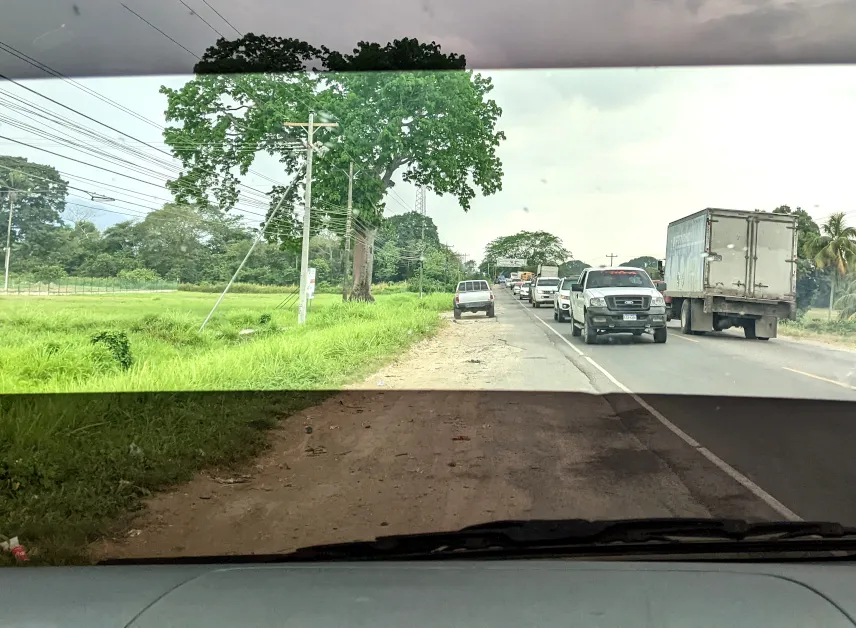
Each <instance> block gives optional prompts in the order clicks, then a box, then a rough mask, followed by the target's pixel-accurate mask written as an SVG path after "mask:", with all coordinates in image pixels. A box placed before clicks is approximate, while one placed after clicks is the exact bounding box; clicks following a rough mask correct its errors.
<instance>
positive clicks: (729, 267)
mask: <svg viewBox="0 0 856 628" xmlns="http://www.w3.org/2000/svg"><path fill="white" fill-rule="evenodd" d="M750 229H751V225H750V219H749V218H748V217H746V216H728V215H723V214H713V215H711V222H710V250H709V256H708V262H707V272H706V273H705V274H706V275H707V286H708V287H709V288H711V289H713V290H715V291H716V292H719V293H720V294H724V295H729V296H735V297H745V296H747V295H749V289H748V287H747V284H748V283H749V247H750V244H751V243H750V235H751V231H750Z"/></svg>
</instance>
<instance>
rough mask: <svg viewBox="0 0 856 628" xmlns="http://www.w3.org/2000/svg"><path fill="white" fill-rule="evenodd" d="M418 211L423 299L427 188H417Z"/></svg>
mask: <svg viewBox="0 0 856 628" xmlns="http://www.w3.org/2000/svg"><path fill="white" fill-rule="evenodd" d="M416 211H418V212H419V213H420V214H421V215H422V235H421V236H420V239H419V249H420V250H419V298H420V299H421V298H422V275H423V274H424V269H425V188H423V187H421V186H420V187H418V188H416Z"/></svg>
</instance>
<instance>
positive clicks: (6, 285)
mask: <svg viewBox="0 0 856 628" xmlns="http://www.w3.org/2000/svg"><path fill="white" fill-rule="evenodd" d="M11 256H12V191H11V190H9V226H8V227H7V228H6V278H5V280H4V282H3V292H9V261H10V258H11Z"/></svg>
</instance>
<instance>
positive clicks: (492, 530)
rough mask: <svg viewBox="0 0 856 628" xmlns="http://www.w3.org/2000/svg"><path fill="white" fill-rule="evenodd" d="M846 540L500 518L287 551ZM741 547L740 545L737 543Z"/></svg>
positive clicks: (414, 552)
mask: <svg viewBox="0 0 856 628" xmlns="http://www.w3.org/2000/svg"><path fill="white" fill-rule="evenodd" d="M808 539H811V540H824V539H825V540H832V539H836V540H842V539H845V540H848V541H850V543H852V549H854V550H856V527H849V526H843V525H841V524H840V523H835V522H827V521H782V522H749V521H745V520H743V519H684V518H664V519H620V520H595V521H590V520H586V519H558V520H538V519H533V520H506V521H495V522H490V523H483V524H478V525H473V526H468V527H465V528H461V529H460V530H455V531H452V532H429V533H425V534H406V535H398V536H383V537H378V538H376V539H375V540H374V541H364V542H353V543H336V544H328V545H316V546H311V547H304V548H301V549H298V550H296V551H295V552H293V553H292V554H290V555H289V556H292V557H294V558H295V559H302V560H334V559H336V558H338V559H355V558H375V559H377V558H396V557H405V556H410V557H413V556H425V555H432V554H442V555H448V554H449V553H464V554H468V553H472V552H483V551H491V550H492V551H499V552H500V553H507V552H509V551H512V552H515V551H522V552H523V553H527V552H531V551H533V550H560V549H564V550H572V549H574V548H581V549H585V548H591V547H596V546H597V547H602V546H611V545H620V546H621V547H623V548H625V549H626V546H628V545H634V546H638V545H645V544H657V545H659V544H681V543H686V544H692V546H693V547H695V548H697V547H698V543H700V542H714V543H719V544H720V545H721V544H722V542H727V543H728V544H734V543H745V542H752V541H755V542H765V543H769V542H786V541H796V540H808ZM737 549H738V551H742V547H741V548H737Z"/></svg>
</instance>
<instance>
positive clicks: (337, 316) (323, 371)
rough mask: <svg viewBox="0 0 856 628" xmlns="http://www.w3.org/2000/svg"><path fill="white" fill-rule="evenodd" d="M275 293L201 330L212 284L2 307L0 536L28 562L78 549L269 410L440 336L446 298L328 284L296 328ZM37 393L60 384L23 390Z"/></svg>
mask: <svg viewBox="0 0 856 628" xmlns="http://www.w3.org/2000/svg"><path fill="white" fill-rule="evenodd" d="M272 296H273V295H240V297H239V298H235V299H232V300H231V301H229V300H227V301H226V302H224V306H226V307H224V310H223V313H222V315H221V316H219V317H218V318H216V319H215V320H214V321H212V324H211V327H210V328H207V329H206V330H205V332H204V333H203V334H197V333H196V329H197V328H198V325H199V323H200V321H201V318H200V317H199V312H200V311H201V312H206V311H207V308H209V307H210V304H211V299H210V296H208V297H207V298H204V297H206V295H197V294H187V293H183V294H175V295H163V297H162V298H163V299H165V300H166V301H167V303H159V302H157V301H154V300H153V299H156V298H159V297H152V296H151V295H141V296H130V295H126V296H123V297H121V302H117V300H116V299H115V298H113V297H110V298H109V299H103V298H100V297H95V299H97V302H96V301H93V297H81V298H79V299H78V298H74V297H68V298H65V297H64V298H63V301H62V304H57V303H56V300H50V299H42V303H38V304H33V303H29V304H27V305H24V306H22V305H17V306H14V307H13V309H10V308H9V307H5V308H4V307H0V326H2V328H3V329H4V334H3V337H2V339H0V391H2V392H4V393H6V394H5V395H3V396H0V534H5V535H8V536H12V535H16V534H17V535H19V536H20V537H21V539H22V541H23V542H24V543H25V545H27V546H29V548H30V551H31V553H32V555H33V557H34V562H46V563H68V562H80V561H82V560H85V548H86V547H87V545H88V544H89V543H90V542H91V541H93V540H94V539H96V538H97V537H98V536H100V535H102V534H104V533H106V532H108V531H109V530H110V528H111V526H112V525H114V524H115V521H116V518H117V517H118V516H120V515H122V514H123V513H127V512H131V511H133V510H134V509H136V508H138V507H139V506H140V504H141V501H142V499H144V498H145V497H147V496H149V495H151V494H152V492H154V491H157V490H160V489H163V488H166V487H168V486H170V485H173V484H175V483H178V482H181V481H185V480H187V479H189V478H190V477H192V475H193V473H195V472H197V471H199V470H200V469H204V468H212V467H228V466H232V465H236V464H239V463H241V462H242V461H245V460H247V459H248V458H249V457H250V456H252V455H254V454H256V453H258V452H259V451H260V450H261V449H262V448H263V447H264V446H265V443H266V442H267V439H266V435H265V431H266V430H267V429H268V428H270V427H271V426H273V425H275V424H276V422H277V420H279V419H281V418H284V417H286V416H288V415H289V414H291V413H293V412H295V411H297V410H300V409H302V408H305V407H307V406H310V405H313V404H315V403H318V402H319V401H320V400H321V399H322V398H323V397H324V396H326V395H327V394H329V393H328V392H326V391H328V390H331V389H335V388H337V387H339V386H341V385H342V384H344V383H346V382H348V381H352V380H354V379H356V378H358V377H360V376H364V375H367V374H368V373H370V372H371V371H372V370H374V369H376V368H377V367H378V366H379V365H380V364H382V363H384V362H385V361H387V360H389V359H390V358H391V357H392V356H394V355H396V354H398V353H399V352H401V351H403V350H404V349H406V348H407V347H409V346H410V345H411V344H412V343H414V342H416V341H417V340H420V339H422V338H424V337H426V336H429V335H432V334H434V333H435V332H436V331H437V330H438V329H439V326H440V325H441V320H440V318H439V317H438V313H439V312H441V311H443V310H447V309H448V308H449V304H450V303H451V297H450V296H449V295H431V296H429V297H427V298H426V299H424V300H423V301H421V302H420V301H419V299H418V297H416V296H415V295H412V294H396V295H389V296H381V297H379V298H378V302H377V303H375V304H361V303H347V304H343V303H341V300H340V299H338V300H337V298H336V297H335V296H333V295H331V297H330V298H329V299H328V300H327V301H326V302H325V301H324V300H323V299H316V303H314V304H313V306H312V308H313V309H312V311H311V312H310V317H309V320H308V323H307V324H306V325H305V326H302V327H300V328H298V327H297V326H296V325H295V324H294V322H295V321H294V312H293V311H292V312H282V311H279V310H275V309H273V306H274V305H275V304H276V298H278V297H274V298H273V299H272V298H271V297H272ZM200 297H201V298H200ZM69 299H76V300H75V301H74V302H72V301H70V300H69ZM197 299H198V301H197ZM46 301H47V302H46ZM79 301H82V302H79ZM15 302H16V303H19V304H20V303H21V302H20V300H19V299H16V300H15ZM104 302H106V305H99V304H103V303H104ZM4 305H8V304H4ZM165 306H166V307H165ZM172 306H175V307H172ZM99 307H100V308H101V309H99ZM203 317H204V314H203ZM248 328H252V329H254V330H255V331H254V333H252V334H245V335H241V334H239V332H240V331H241V330H242V329H248ZM102 331H111V332H125V334H126V336H127V338H128V341H129V345H130V354H131V356H132V357H133V362H132V364H131V366H130V368H128V369H127V370H125V369H123V368H122V366H121V364H120V363H119V362H118V361H117V360H116V359H115V358H116V356H115V355H113V352H112V350H111V349H110V348H109V347H108V346H104V345H103V344H102V343H95V344H93V343H92V341H91V338H92V337H93V335H96V334H98V333H100V332H102ZM10 338H11V339H10ZM230 390H231V391H236V392H228V391H230ZM120 391H121V392H120ZM151 391H158V392H151ZM169 391H175V392H169ZM188 391H190V392H188ZM193 391H199V392H193ZM203 391H213V392H203ZM282 391H286V392H282ZM47 392H50V393H61V394H32V393H47ZM10 393H15V394H10Z"/></svg>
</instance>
